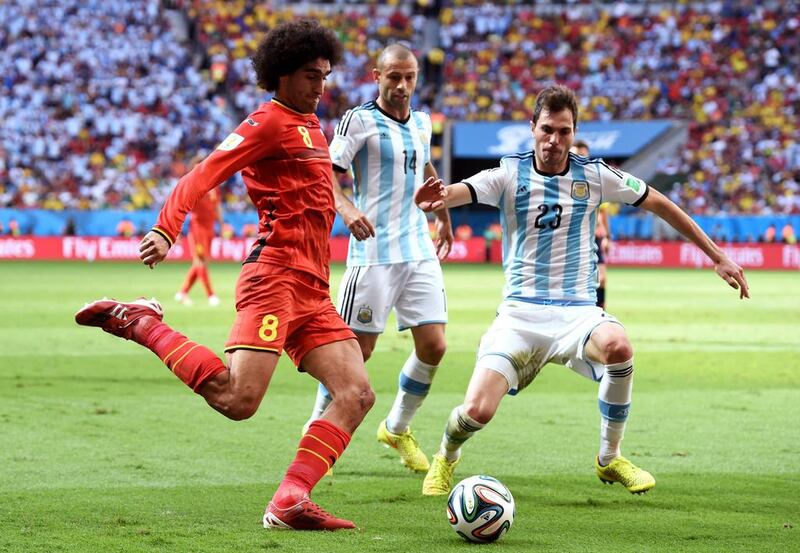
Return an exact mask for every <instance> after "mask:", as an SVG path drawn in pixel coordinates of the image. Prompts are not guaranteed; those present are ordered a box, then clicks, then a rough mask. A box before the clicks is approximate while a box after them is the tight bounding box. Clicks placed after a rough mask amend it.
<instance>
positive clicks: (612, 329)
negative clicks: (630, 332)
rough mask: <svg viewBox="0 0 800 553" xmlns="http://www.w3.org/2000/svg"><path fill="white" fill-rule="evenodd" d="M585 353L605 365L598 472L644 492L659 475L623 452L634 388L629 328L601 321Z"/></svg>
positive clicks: (600, 396)
mask: <svg viewBox="0 0 800 553" xmlns="http://www.w3.org/2000/svg"><path fill="white" fill-rule="evenodd" d="M585 354H586V356H587V357H588V358H589V359H591V360H592V361H594V362H597V363H601V364H603V365H605V373H604V375H603V378H602V380H601V381H600V386H599V390H598V405H599V407H600V414H601V417H600V451H599V453H598V455H597V458H596V459H595V471H596V472H597V476H598V477H599V478H600V480H602V481H603V482H606V483H609V484H611V483H614V482H620V483H622V485H624V486H625V488H626V489H627V490H628V491H630V492H631V493H644V492H646V491H648V490H650V489H651V488H652V487H653V486H655V485H656V481H655V479H654V478H653V476H652V475H651V474H650V473H649V472H647V471H645V470H643V469H640V468H639V467H637V466H636V465H634V464H633V463H631V462H630V461H628V460H627V459H625V457H623V456H622V454H621V452H620V443H621V442H622V439H623V437H624V434H625V426H626V423H627V419H628V414H629V412H630V406H631V392H632V389H633V347H632V346H631V343H630V341H629V340H628V336H627V335H626V333H625V329H624V328H623V327H622V326H621V325H618V324H615V323H603V324H601V325H599V326H598V327H597V328H595V330H594V331H593V332H592V335H591V337H590V338H589V342H588V343H587V344H586V348H585Z"/></svg>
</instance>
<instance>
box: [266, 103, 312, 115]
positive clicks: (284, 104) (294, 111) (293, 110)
mask: <svg viewBox="0 0 800 553" xmlns="http://www.w3.org/2000/svg"><path fill="white" fill-rule="evenodd" d="M270 101H271V102H274V103H276V104H278V105H279V106H281V107H282V108H284V109H287V110H289V111H291V112H292V113H296V114H298V115H304V116H306V117H307V116H309V115H314V114H313V113H303V112H302V111H298V110H296V109H294V108H293V107H292V106H290V105H289V104H287V103H286V102H282V101H281V100H278V99H277V98H273V99H272V100H270Z"/></svg>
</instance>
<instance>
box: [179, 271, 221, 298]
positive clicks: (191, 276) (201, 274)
mask: <svg viewBox="0 0 800 553" xmlns="http://www.w3.org/2000/svg"><path fill="white" fill-rule="evenodd" d="M198 278H199V279H200V282H202V283H203V288H205V290H206V295H207V296H213V295H214V289H213V288H212V287H211V277H209V276H208V267H206V266H205V265H192V266H191V267H190V268H189V272H188V273H186V278H185V279H184V281H183V286H181V290H180V292H181V294H188V293H189V290H191V289H192V286H193V285H194V283H195V281H196V280H197V279H198Z"/></svg>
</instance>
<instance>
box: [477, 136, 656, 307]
mask: <svg viewBox="0 0 800 553" xmlns="http://www.w3.org/2000/svg"><path fill="white" fill-rule="evenodd" d="M535 165H536V164H535V159H534V153H533V152H532V151H531V152H524V153H520V154H515V155H509V156H505V157H503V158H502V159H501V160H500V167H496V168H494V169H489V170H486V171H482V172H480V173H478V174H477V175H474V176H473V177H470V178H469V179H466V180H465V181H464V182H465V183H466V184H467V185H468V186H469V187H470V188H471V189H472V192H473V196H472V197H473V201H477V202H479V203H482V204H487V205H493V206H495V207H497V208H499V209H500V222H501V224H502V227H503V270H504V272H505V277H506V285H505V288H504V291H503V294H504V296H505V299H507V300H519V301H527V302H531V303H542V304H554V305H594V303H595V300H596V292H595V287H596V285H597V274H596V272H597V253H596V252H597V246H596V245H595V240H594V227H595V217H596V212H597V208H598V206H599V205H600V204H601V203H602V202H624V203H626V204H630V205H639V204H640V203H641V202H642V201H644V199H645V197H646V196H647V192H648V188H647V184H645V183H644V182H643V181H641V180H639V179H637V178H636V177H634V176H632V175H630V174H628V173H625V172H623V171H620V170H618V169H615V168H612V167H609V166H608V165H606V163H605V162H604V161H603V160H602V159H589V158H585V157H582V156H578V155H575V154H569V160H568V165H567V168H566V170H565V172H563V173H561V174H559V175H544V174H542V173H539V172H538V171H537V170H536V166H535Z"/></svg>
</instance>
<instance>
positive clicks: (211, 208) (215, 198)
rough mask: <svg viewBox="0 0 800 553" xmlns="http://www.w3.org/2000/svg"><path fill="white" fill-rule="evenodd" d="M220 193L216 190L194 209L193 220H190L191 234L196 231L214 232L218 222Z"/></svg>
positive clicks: (210, 192) (209, 193)
mask: <svg viewBox="0 0 800 553" xmlns="http://www.w3.org/2000/svg"><path fill="white" fill-rule="evenodd" d="M219 202H220V193H219V191H218V190H217V189H216V188H214V189H212V190H210V191H209V192H208V194H206V195H205V196H203V197H202V198H200V199H199V200H198V201H197V203H196V204H195V205H194V207H193V208H192V218H191V219H190V220H189V229H190V232H191V231H193V230H194V229H197V230H205V231H213V230H214V222H215V221H216V220H217V210H218V209H219Z"/></svg>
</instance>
